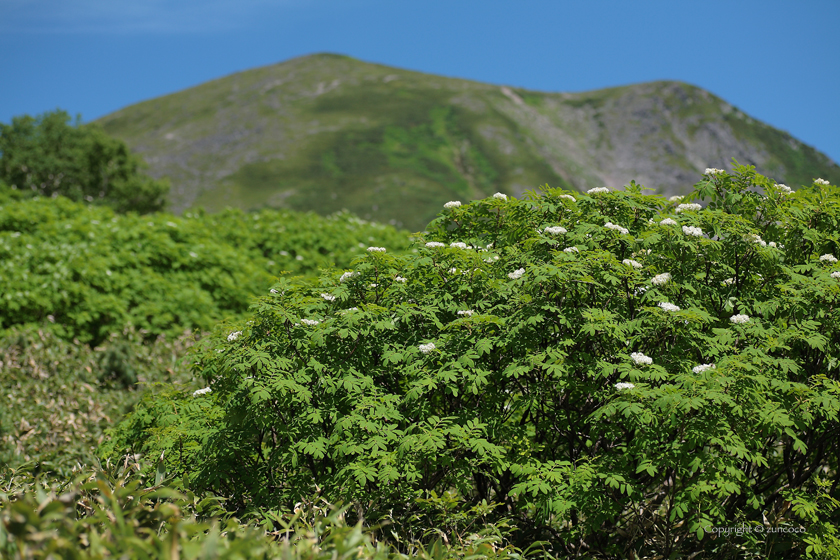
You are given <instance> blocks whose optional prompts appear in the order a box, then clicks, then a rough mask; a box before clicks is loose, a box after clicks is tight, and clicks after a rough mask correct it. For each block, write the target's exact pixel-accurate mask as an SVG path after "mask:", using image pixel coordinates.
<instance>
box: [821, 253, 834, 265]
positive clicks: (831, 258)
mask: <svg viewBox="0 0 840 560" xmlns="http://www.w3.org/2000/svg"><path fill="white" fill-rule="evenodd" d="M820 260H821V261H822V262H830V263H836V262H837V257H835V256H834V255H829V254H825V255H823V256H821V257H820Z"/></svg>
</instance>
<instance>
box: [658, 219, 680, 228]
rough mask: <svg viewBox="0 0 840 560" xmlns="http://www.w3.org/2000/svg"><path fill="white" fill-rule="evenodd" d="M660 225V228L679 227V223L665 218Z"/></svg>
mask: <svg viewBox="0 0 840 560" xmlns="http://www.w3.org/2000/svg"><path fill="white" fill-rule="evenodd" d="M659 225H660V226H675V225H677V222H675V221H674V220H672V219H671V218H665V219H664V220H662V221H661V222H659Z"/></svg>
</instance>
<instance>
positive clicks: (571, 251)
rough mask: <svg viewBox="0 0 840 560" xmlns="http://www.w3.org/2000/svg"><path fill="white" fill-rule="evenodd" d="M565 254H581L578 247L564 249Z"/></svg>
mask: <svg viewBox="0 0 840 560" xmlns="http://www.w3.org/2000/svg"><path fill="white" fill-rule="evenodd" d="M563 252H564V253H580V251H578V248H577V247H566V248H565V249H563Z"/></svg>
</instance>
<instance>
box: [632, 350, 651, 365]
mask: <svg viewBox="0 0 840 560" xmlns="http://www.w3.org/2000/svg"><path fill="white" fill-rule="evenodd" d="M630 359H631V360H633V363H634V364H636V365H637V366H647V365H650V364H652V363H653V358H651V357H649V356H645V355H644V354H642V353H641V352H633V353H632V354H630Z"/></svg>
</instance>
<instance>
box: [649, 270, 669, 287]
mask: <svg viewBox="0 0 840 560" xmlns="http://www.w3.org/2000/svg"><path fill="white" fill-rule="evenodd" d="M670 279H671V275H670V274H669V273H667V272H663V273H662V274H657V275H656V276H654V277H653V278H651V279H650V283H651V284H653V285H654V286H664V285H665V284H667V283H668V281H669V280H670Z"/></svg>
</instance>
